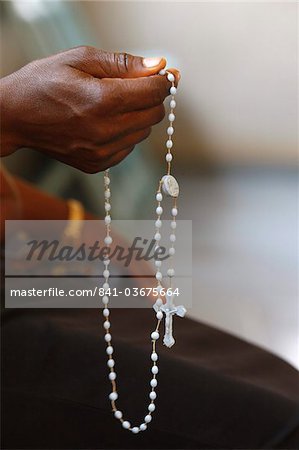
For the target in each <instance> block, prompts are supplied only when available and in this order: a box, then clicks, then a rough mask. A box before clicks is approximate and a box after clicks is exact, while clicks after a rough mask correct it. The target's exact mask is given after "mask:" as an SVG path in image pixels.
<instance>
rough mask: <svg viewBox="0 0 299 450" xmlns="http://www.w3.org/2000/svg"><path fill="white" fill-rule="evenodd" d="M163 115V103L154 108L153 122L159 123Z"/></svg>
mask: <svg viewBox="0 0 299 450" xmlns="http://www.w3.org/2000/svg"><path fill="white" fill-rule="evenodd" d="M164 117H165V107H164V105H160V106H158V107H156V108H155V114H154V116H153V123H154V124H155V123H159V122H161V120H163V119H164Z"/></svg>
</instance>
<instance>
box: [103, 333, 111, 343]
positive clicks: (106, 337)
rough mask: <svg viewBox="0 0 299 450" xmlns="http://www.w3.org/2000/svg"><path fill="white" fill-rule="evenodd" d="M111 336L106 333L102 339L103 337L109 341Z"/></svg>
mask: <svg viewBox="0 0 299 450" xmlns="http://www.w3.org/2000/svg"><path fill="white" fill-rule="evenodd" d="M111 337H112V336H111V334H110V333H106V334H105V337H104V339H105V341H106V342H110V341H111Z"/></svg>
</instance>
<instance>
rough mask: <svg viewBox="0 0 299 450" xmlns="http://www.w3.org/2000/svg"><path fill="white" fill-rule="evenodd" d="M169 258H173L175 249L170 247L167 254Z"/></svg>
mask: <svg viewBox="0 0 299 450" xmlns="http://www.w3.org/2000/svg"><path fill="white" fill-rule="evenodd" d="M168 253H169V254H170V256H173V255H174V254H175V248H174V247H170V249H169V252H168Z"/></svg>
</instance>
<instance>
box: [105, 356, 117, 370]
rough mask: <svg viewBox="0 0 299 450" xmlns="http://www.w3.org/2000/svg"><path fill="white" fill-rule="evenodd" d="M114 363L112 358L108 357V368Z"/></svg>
mask: <svg viewBox="0 0 299 450" xmlns="http://www.w3.org/2000/svg"><path fill="white" fill-rule="evenodd" d="M114 365H115V361H114V359H112V358H110V359H108V361H107V366H108V367H110V369H112V367H114Z"/></svg>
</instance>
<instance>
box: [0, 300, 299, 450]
mask: <svg viewBox="0 0 299 450" xmlns="http://www.w3.org/2000/svg"><path fill="white" fill-rule="evenodd" d="M111 319H112V327H113V328H112V332H113V337H114V341H113V345H114V347H115V359H116V362H117V365H116V372H117V375H118V378H117V381H118V392H119V400H118V406H119V408H120V409H121V410H123V411H124V413H125V416H126V417H127V418H128V420H131V421H132V422H134V423H135V421H136V422H137V421H138V423H141V421H142V418H143V417H144V415H145V413H146V408H147V404H148V392H149V380H150V378H151V377H150V367H151V361H150V358H149V356H150V339H149V335H150V331H151V330H152V329H153V327H154V319H153V315H152V314H151V312H150V311H149V310H141V309H139V310H112V316H111ZM101 322H102V314H101V312H100V311H95V310H51V311H50V310H39V311H38V310H26V311H25V310H23V311H22V310H18V311H17V310H7V311H6V312H5V314H4V319H3V328H2V333H3V352H2V367H3V378H2V384H3V427H2V429H3V436H2V439H3V442H2V448H7V449H17V448H18V449H21V448H24V449H25V448H26V449H58V448H59V449H75V448H76V449H81V448H82V449H91V448H93V449H100V448H101V449H102V448H106V449H110V448H111V449H121V448H123V449H130V448H132V449H137V448H139V449H146V448H153V449H168V448H184V449H188V448H190V449H191V448H192V449H204V448H205V449H211V448H213V449H237V448H246V449H259V448H294V449H296V448H299V436H298V433H299V432H298V430H299V377H298V372H297V371H296V370H295V369H294V368H292V367H291V366H290V365H288V364H287V363H285V362H283V361H282V360H280V359H279V358H277V357H275V356H274V355H271V354H269V353H268V352H265V351H264V350H262V349H260V348H257V347H255V346H253V345H250V344H247V343H245V342H243V341H242V340H240V339H237V338H235V337H233V336H230V335H229V334H227V333H223V332H221V331H219V330H216V329H213V328H211V327H209V326H206V325H203V324H201V323H198V322H195V321H192V320H189V319H183V320H182V319H179V318H178V319H177V320H175V328H176V339H177V343H176V345H175V346H174V347H173V348H172V349H170V350H169V349H166V348H164V347H163V346H162V345H161V344H159V354H160V358H159V378H158V379H159V384H158V387H157V394H158V397H157V400H156V402H155V403H156V406H157V410H156V411H155V413H154V418H153V421H152V423H151V424H150V426H149V429H148V430H147V431H146V432H144V433H140V434H138V435H136V436H133V435H132V434H131V433H128V432H126V431H124V430H123V429H122V428H121V427H120V424H119V423H118V422H117V421H116V420H115V419H114V418H113V415H112V413H111V411H110V409H109V408H110V403H109V401H108V398H107V396H108V394H109V392H110V382H109V381H108V377H107V374H108V371H107V367H106V364H105V361H106V357H105V345H104V342H103V338H102V336H103V329H102V326H101Z"/></svg>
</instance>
